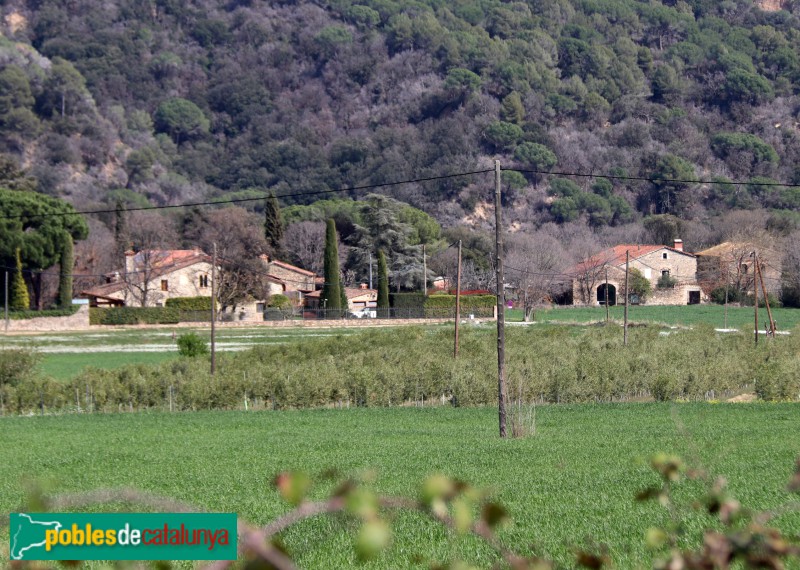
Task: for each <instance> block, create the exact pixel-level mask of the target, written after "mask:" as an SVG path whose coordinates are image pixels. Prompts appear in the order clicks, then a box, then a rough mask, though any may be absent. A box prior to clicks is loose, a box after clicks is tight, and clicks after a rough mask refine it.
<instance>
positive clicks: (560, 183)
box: [0, 0, 800, 286]
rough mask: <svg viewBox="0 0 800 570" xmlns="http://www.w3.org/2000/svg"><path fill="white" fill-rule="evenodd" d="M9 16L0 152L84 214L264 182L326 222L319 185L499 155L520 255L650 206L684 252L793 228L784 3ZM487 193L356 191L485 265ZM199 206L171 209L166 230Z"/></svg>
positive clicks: (352, 6) (160, 8) (575, 0)
mask: <svg viewBox="0 0 800 570" xmlns="http://www.w3.org/2000/svg"><path fill="white" fill-rule="evenodd" d="M2 15H3V19H2V22H1V23H0V28H1V29H2V37H0V66H1V69H0V133H1V135H2V136H1V137H0V152H2V153H4V154H5V155H7V156H8V157H11V158H12V159H13V160H14V161H16V164H17V165H18V166H19V167H20V168H21V169H23V170H24V171H25V172H26V173H27V175H28V176H29V177H31V178H32V179H34V180H35V181H36V185H37V187H38V190H39V191H40V192H43V193H46V194H49V195H52V196H58V197H63V198H65V199H67V200H68V201H69V202H71V203H72V204H73V205H74V206H75V207H76V208H78V209H96V208H101V209H102V208H113V207H116V205H118V204H121V205H122V206H124V207H137V206H145V205H168V204H178V203H182V202H187V201H198V200H213V199H222V198H248V197H258V196H263V195H266V194H268V193H274V194H275V195H277V196H279V197H281V206H282V207H283V208H284V211H285V212H287V211H288V212H289V213H290V216H289V219H287V220H285V221H286V222H288V226H287V228H286V229H287V232H289V233H290V234H291V232H294V233H293V234H292V235H295V236H296V235H301V234H302V235H306V234H308V233H309V232H311V234H313V235H316V236H320V235H321V224H322V214H319V215H316V214H313V212H317V213H319V212H320V211H322V210H324V209H325V208H317V209H316V210H315V209H314V207H313V206H308V205H309V204H311V203H313V202H314V201H316V200H317V199H319V198H330V197H331V195H326V194H322V193H323V192H326V191H332V190H337V189H341V188H351V187H357V186H367V185H381V184H386V183H391V182H396V181H400V180H412V179H420V178H428V177H436V176H442V175H449V174H456V173H463V172H472V171H476V170H485V169H490V168H492V161H493V160H494V159H500V160H501V163H502V165H503V167H504V168H507V169H509V170H508V171H505V172H504V173H503V184H504V205H505V207H506V210H507V212H506V216H507V220H508V223H509V227H510V229H511V231H512V232H513V233H514V234H515V235H514V236H511V237H512V239H511V240H510V241H511V246H510V247H512V248H513V247H514V244H515V243H517V244H518V245H519V244H522V245H520V248H522V249H523V250H524V248H525V247H527V246H526V244H527V245H528V246H529V245H531V244H532V243H535V244H537V246H538V248H539V249H541V247H542V246H541V244H546V245H547V246H548V247H549V250H550V251H552V252H555V254H556V258H558V259H561V260H564V259H566V258H568V257H570V256H572V257H575V256H578V255H579V254H580V253H584V252H585V251H586V250H587V248H589V246H588V245H586V244H587V243H592V244H594V245H595V246H596V245H598V244H604V243H611V242H615V241H622V240H625V241H647V240H651V239H655V238H657V237H658V236H661V235H663V233H664V232H663V225H664V224H658V223H654V220H655V221H658V220H662V221H663V220H664V219H665V218H663V217H662V218H659V217H658V216H663V215H670V216H675V218H670V220H676V219H677V220H678V221H676V222H674V223H673V226H674V227H675V228H676V230H675V231H678V230H680V233H681V236H682V237H684V239H685V241H686V243H687V247H688V248H689V249H693V248H699V247H702V246H704V245H709V244H712V243H715V242H717V241H719V240H721V239H725V238H726V237H729V235H730V234H731V232H734V231H741V230H742V229H743V228H745V227H747V228H750V229H751V230H752V231H753V232H763V231H768V232H771V235H773V236H778V235H780V236H784V237H785V236H792V235H794V234H793V232H796V231H797V227H798V225H799V224H800V216H798V211H799V210H800V189H798V188H796V187H792V186H787V184H800V167H798V164H799V163H798V158H800V130H798V129H799V128H800V124H799V123H798V120H799V119H798V111H800V99H799V98H798V93H800V20H799V18H800V5H798V3H795V2H756V1H755V0H725V1H722V2H719V1H712V0H686V1H684V0H677V1H670V0H665V1H663V2H658V1H655V0H650V1H641V0H527V1H524V2H523V1H520V2H505V1H500V0H456V1H452V2H444V1H442V0H416V1H415V0H403V1H395V0H358V3H356V2H355V1H351V0H331V1H323V0H319V1H317V2H307V1H296V2H295V1H288V0H287V1H270V2H262V1H259V0H228V1H226V2H216V1H213V0H200V1H182V0H149V1H144V2H143V1H139V0H107V1H105V2H98V1H96V0H27V1H26V0H8V1H6V2H4V3H3V5H2ZM512 169H515V170H512ZM545 172H557V173H559V174H558V175H550V174H544V173H545ZM602 174H606V175H613V176H614V177H615V178H612V179H606V178H598V177H597V176H598V175H602ZM675 180H679V182H675ZM780 184H784V185H783V186H782V185H780ZM491 190H492V179H491V175H490V174H477V175H471V176H463V177H454V178H448V179H443V180H436V181H431V182H418V183H409V184H402V185H394V186H386V187H379V188H375V189H371V190H370V191H369V192H372V193H375V194H373V198H372V199H371V200H372V203H373V204H374V203H375V200H378V199H379V198H375V197H374V196H376V195H380V194H383V195H386V196H390V197H392V198H394V199H396V200H399V201H401V202H400V203H397V204H394V203H392V204H394V205H393V206H392V208H390V209H391V210H392V211H393V212H395V213H396V214H397V215H400V214H399V212H400V211H401V210H403V208H407V207H406V206H404V204H410V205H411V206H413V207H414V208H416V209H419V210H422V211H424V212H426V213H427V214H429V215H430V216H432V217H433V218H434V219H435V220H436V221H437V222H438V223H439V224H441V226H442V227H443V228H445V230H444V232H445V237H446V238H448V239H453V238H455V239H459V238H463V239H464V240H466V241H469V242H470V244H471V246H472V247H470V246H469V245H468V247H467V250H468V256H469V255H472V257H473V262H474V265H475V266H476V267H477V268H480V267H484V268H485V267H486V266H487V264H489V263H490V262H489V261H487V260H486V256H485V255H484V250H486V251H490V250H491V242H490V240H487V239H486V238H485V236H483V234H482V233H481V231H482V230H484V229H486V228H488V227H489V224H490V222H491V216H490V215H489V214H487V212H486V207H485V205H486V202H487V201H488V200H489V199H490V197H491ZM304 194H307V195H306V196H304ZM366 194H368V192H364V191H355V190H354V191H350V192H343V193H340V194H335V196H337V197H339V198H363V197H364V196H365V195H366ZM243 206H245V207H246V208H247V209H248V210H250V213H252V212H253V211H255V212H257V213H259V214H260V212H261V211H262V210H263V203H261V202H258V201H254V202H248V203H243ZM292 208H295V209H294V210H293V209H292ZM337 208H338V214H339V217H338V218H337V226H338V229H339V233H340V235H341V236H342V239H343V241H345V243H347V242H348V240H349V243H350V244H351V245H354V244H356V243H357V242H358V241H359V240H361V241H362V242H363V239H364V232H363V225H362V222H363V221H364V218H363V215H364V214H365V212H366V214H369V206H366V210H365V209H364V208H365V207H362V206H358V207H355V206H348V207H344V206H341V204H340V205H339V206H337ZM362 210H363V211H362ZM347 211H350V212H351V214H350V215H348V214H347ZM403 211H405V214H404V215H406V217H408V215H409V214H408V212H411V211H412V210H408V209H406V210H403ZM413 211H414V212H417V211H418V210H413ZM353 212H355V214H354V213H353ZM323 213H324V212H323ZM329 213H330V212H327V213H325V215H327V214H329ZM192 215H194V216H195V217H197V215H196V213H195V214H191V215H190V214H189V213H187V214H185V215H182V214H179V215H177V216H175V217H174V218H170V220H171V221H172V222H174V223H173V224H172V225H174V227H175V232H174V236H173V237H174V238H175V239H174V241H180V240H184V241H186V240H188V239H190V236H191V235H193V234H192V230H191V228H189V229H188V230H187V228H186V224H187V219H189V218H191V217H192ZM420 215H421V214H420ZM253 216H255V214H253ZM415 216H417V222H419V220H423V218H421V217H420V216H419V215H417V214H415ZM654 216H655V217H654ZM396 217H397V216H394V218H396ZM253 219H255V218H253ZM648 220H649V221H650V223H649V225H648V223H647V222H648ZM190 221H191V220H190ZM401 221H402V220H401ZM423 221H424V224H422V225H425V224H428V221H427V220H423ZM417 222H415V223H416V226H415V225H414V223H411V222H409V221H408V220H406V222H405V225H402V224H401V227H400V229H401V230H402V232H405V237H406V238H407V239H405V242H407V244H406V245H408V246H409V247H413V246H416V245H418V244H420V243H424V239H422V238H421V237H420V236H419V235H417V236H416V237H413V236H412V237H409V232H411V233H413V231H417V230H418V229H419V227H421V226H420V223H417ZM309 224H311V226H310V225H309ZM314 224H316V225H314ZM428 225H429V224H428ZM89 226H90V240H91V239H92V238H91V235H95V236H101V237H102V236H108V235H111V233H112V232H114V231H115V226H114V219H113V217H112V216H106V217H101V218H99V219H98V220H90V221H89ZM293 226H294V228H293ZM312 226H313V227H312ZM412 226H414V227H412ZM375 227H377V226H375ZM654 227H655V228H656V231H655V232H654V231H651V230H652V229H653V228H654ZM470 228H471V229H472V230H474V231H470ZM170 231H172V230H170ZM104 232H105V233H104ZM303 232H305V233H303ZM648 232H649V233H648ZM167 233H169V232H167ZM194 233H195V234H197V233H198V232H197V231H194ZM433 233H434V234H435V238H436V239H438V238H439V233H438V228H437V231H435V232H433ZM432 235H433V234H432ZM375 237H376V236H373V238H375ZM97 239H100V238H97ZM309 239H311V238H309ZM576 240H577V241H576ZM306 241H308V240H306ZM405 242H404V243H405ZM291 243H292V244H295V243H297V242H296V240H293V241H292V242H291ZM487 243H488V245H487ZM404 247H405V246H404ZM531 247H533V246H531ZM97 249H98V248H97V247H95V250H97ZM100 249H102V248H100ZM287 249H288V250H290V251H283V252H282V253H283V254H285V255H287V256H289V257H291V258H292V259H293V260H294V261H296V262H299V261H298V260H299V259H300V257H301V255H302V252H297V251H291V249H292V248H291V247H287ZM320 249H321V248H320ZM86 250H87V246H83V249H80V248H79V251H78V253H79V258H80V257H81V255H83V259H84V262H85V265H86V266H87V267H90V266H91V263H90V262H89V261H86V260H87V258H88V257H91V256H88V255H87V254H86ZM95 250H93V251H95ZM399 253H403V252H399ZM399 253H398V255H399ZM94 255H95V258H93V260H94V261H92V263H94V265H93V266H91V267H94V268H95V269H97V270H98V271H99V270H100V269H104V270H105V269H108V267H104V266H103V265H104V264H105V265H106V266H108V265H113V263H112V261H110V260H108V259H106V260H105V261H102V262H101V261H99V260H98V259H99V257H101V255H100V253H98V252H97V251H95V253H94ZM314 255H317V256H318V255H321V254H319V253H314ZM403 255H405V253H403ZM356 257H357V256H356ZM519 257H520V258H521V259H520V261H519V262H518V263H524V262H525V260H530V259H531V255H530V254H526V253H523V254H520V255H519ZM315 259H316V258H315ZM398 260H399V261H397V263H396V265H397V266H398V271H399V267H400V266H403V265H407V264H406V263H405V262H404V261H403V258H402V255H399V257H398ZM309 263H310V262H309ZM444 265H446V263H445V262H444V261H443V262H442V267H441V268H436V269H440V270H441V271H444ZM345 267H348V265H347V263H346V264H345ZM349 267H350V268H351V270H352V272H353V277H352V278H353V279H362V278H363V276H362V275H361V273H362V269H363V260H361V261H359V260H357V259H354V260H353V261H352V263H351V265H350V266H349ZM404 286H407V284H405V283H404Z"/></svg>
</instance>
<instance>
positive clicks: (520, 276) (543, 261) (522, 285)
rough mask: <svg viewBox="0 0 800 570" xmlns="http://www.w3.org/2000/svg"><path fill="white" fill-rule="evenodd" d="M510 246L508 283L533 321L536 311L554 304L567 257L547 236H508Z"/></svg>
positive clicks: (545, 234) (542, 233)
mask: <svg viewBox="0 0 800 570" xmlns="http://www.w3.org/2000/svg"><path fill="white" fill-rule="evenodd" d="M507 245H508V251H507V253H506V266H507V268H508V272H507V274H508V276H509V282H510V283H511V284H512V285H513V286H514V287H515V288H516V290H517V293H518V295H519V296H521V297H522V304H523V309H524V314H525V320H526V321H530V320H531V319H532V317H533V310H534V308H535V307H536V306H538V305H540V304H542V303H545V302H550V301H552V297H553V294H554V293H555V292H556V291H555V290H556V289H558V288H559V285H560V284H562V283H563V281H564V277H563V275H562V271H563V270H564V269H565V267H564V264H565V261H566V260H565V257H566V256H565V255H564V250H563V248H562V246H561V244H560V243H559V242H558V241H557V240H556V239H555V238H554V237H552V236H550V235H549V234H547V233H544V232H537V233H536V234H534V235H515V236H509V238H508V241H507Z"/></svg>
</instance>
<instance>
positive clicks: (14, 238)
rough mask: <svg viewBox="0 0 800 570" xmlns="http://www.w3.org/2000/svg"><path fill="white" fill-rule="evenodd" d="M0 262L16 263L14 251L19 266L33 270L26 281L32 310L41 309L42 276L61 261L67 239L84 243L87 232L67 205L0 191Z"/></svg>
mask: <svg viewBox="0 0 800 570" xmlns="http://www.w3.org/2000/svg"><path fill="white" fill-rule="evenodd" d="M0 214H2V216H4V217H5V219H2V220H0V262H1V263H2V264H3V265H5V266H6V267H10V266H12V265H13V264H14V263H15V260H16V255H17V253H16V252H17V249H19V251H20V256H21V260H22V265H23V267H25V268H26V269H29V270H32V272H31V274H30V277H29V278H28V279H27V281H28V282H29V283H30V285H31V290H32V292H33V306H34V307H36V308H37V309H41V308H42V295H41V287H42V272H43V271H44V270H46V269H49V268H50V267H53V266H54V265H55V264H56V263H58V262H59V261H60V260H61V253H62V250H63V243H64V240H65V239H66V236H70V237H71V238H72V239H73V240H81V239H85V238H86V236H87V235H88V233H89V228H88V226H87V225H86V221H85V220H84V219H83V217H82V216H81V215H80V214H78V213H77V212H75V209H74V208H73V207H72V206H71V205H70V204H68V203H67V202H65V201H63V200H61V199H59V198H53V197H51V196H45V195H44V194H39V193H37V192H27V191H17V190H6V189H3V188H0Z"/></svg>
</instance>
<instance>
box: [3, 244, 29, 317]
mask: <svg viewBox="0 0 800 570" xmlns="http://www.w3.org/2000/svg"><path fill="white" fill-rule="evenodd" d="M15 254H16V256H17V260H16V268H15V270H14V274H13V275H12V277H11V299H10V300H9V302H8V308H9V309H11V310H12V311H27V310H28V309H30V308H31V298H30V295H28V286H27V285H26V284H25V278H24V277H23V276H22V256H21V255H20V251H19V248H17V250H16V252H15Z"/></svg>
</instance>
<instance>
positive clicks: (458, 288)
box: [453, 240, 461, 358]
mask: <svg viewBox="0 0 800 570" xmlns="http://www.w3.org/2000/svg"><path fill="white" fill-rule="evenodd" d="M460 323H461V240H458V271H457V273H456V334H455V345H454V346H453V358H458V325H459V324H460Z"/></svg>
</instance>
